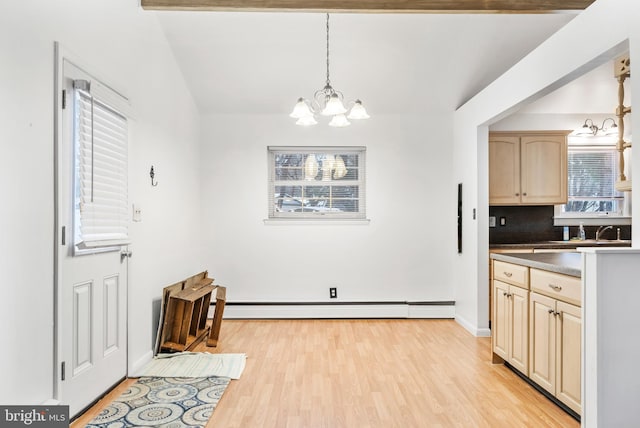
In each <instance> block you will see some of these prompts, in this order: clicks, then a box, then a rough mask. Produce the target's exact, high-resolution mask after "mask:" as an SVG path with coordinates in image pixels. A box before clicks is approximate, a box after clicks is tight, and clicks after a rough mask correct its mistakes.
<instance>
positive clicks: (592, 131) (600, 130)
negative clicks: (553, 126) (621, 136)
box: [573, 117, 618, 136]
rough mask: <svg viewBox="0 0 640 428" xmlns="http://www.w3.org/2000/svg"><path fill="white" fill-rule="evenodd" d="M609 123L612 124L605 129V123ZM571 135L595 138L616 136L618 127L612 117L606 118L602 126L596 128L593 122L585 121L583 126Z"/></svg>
mask: <svg viewBox="0 0 640 428" xmlns="http://www.w3.org/2000/svg"><path fill="white" fill-rule="evenodd" d="M608 121H611V122H612V124H611V125H610V126H609V127H607V126H606V125H607V122H608ZM573 135H578V136H596V135H618V125H617V124H616V121H615V120H614V119H613V118H612V117H608V118H606V119H605V120H604V121H603V122H602V126H598V125H596V124H595V123H593V120H591V119H587V120H585V121H584V125H582V126H581V127H580V128H578V129H576V130H575V131H574V132H573Z"/></svg>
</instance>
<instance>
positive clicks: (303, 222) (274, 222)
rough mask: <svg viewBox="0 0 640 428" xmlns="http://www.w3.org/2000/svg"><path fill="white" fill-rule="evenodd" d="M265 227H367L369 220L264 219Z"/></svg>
mask: <svg viewBox="0 0 640 428" xmlns="http://www.w3.org/2000/svg"><path fill="white" fill-rule="evenodd" d="M263 222H264V224H265V225H267V226H294V225H295V226H328V225H340V226H355V225H362V226H366V225H368V224H369V223H370V222H371V220H370V219H368V218H365V219H361V218H353V219H351V218H336V219H330V218H326V219H322V220H320V219H315V218H296V219H293V218H283V219H279V218H266V219H264V220H263Z"/></svg>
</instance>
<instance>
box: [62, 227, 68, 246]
mask: <svg viewBox="0 0 640 428" xmlns="http://www.w3.org/2000/svg"><path fill="white" fill-rule="evenodd" d="M61 236H62V245H67V226H62V233H61Z"/></svg>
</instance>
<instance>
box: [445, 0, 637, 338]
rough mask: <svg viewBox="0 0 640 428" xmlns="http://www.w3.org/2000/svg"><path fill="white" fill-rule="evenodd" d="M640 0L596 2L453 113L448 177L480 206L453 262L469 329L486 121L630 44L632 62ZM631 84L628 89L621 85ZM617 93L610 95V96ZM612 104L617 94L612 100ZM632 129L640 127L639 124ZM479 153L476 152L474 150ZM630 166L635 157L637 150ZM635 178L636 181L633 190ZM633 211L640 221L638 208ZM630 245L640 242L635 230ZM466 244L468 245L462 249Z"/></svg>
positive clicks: (475, 326) (477, 325)
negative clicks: (469, 244) (452, 168)
mask: <svg viewBox="0 0 640 428" xmlns="http://www.w3.org/2000/svg"><path fill="white" fill-rule="evenodd" d="M638 16H640V3H637V2H631V1H628V0H607V1H603V0H597V1H596V2H595V3H593V4H592V5H591V6H590V7H589V8H588V9H587V10H585V11H584V12H583V13H582V14H580V15H579V16H577V17H576V18H575V19H573V20H572V21H571V22H570V23H568V24H567V25H566V26H565V27H563V28H562V29H561V30H560V31H558V32H557V33H556V34H554V35H553V36H551V37H550V38H549V39H548V40H547V41H545V42H544V43H543V44H542V45H540V46H539V47H538V48H537V49H535V50H534V51H533V52H531V53H530V54H529V55H528V56H526V57H525V58H523V59H522V60H521V61H520V62H519V63H518V64H516V65H515V66H514V67H513V68H511V69H510V70H509V71H507V72H506V73H505V74H503V75H502V76H501V77H500V78H499V79H497V80H496V81H494V82H493V83H492V84H491V85H489V86H488V87H487V88H485V89H484V90H483V91H482V92H481V93H480V94H478V95H477V96H476V97H474V98H473V99H471V100H470V101H469V102H468V103H467V104H465V105H464V106H462V107H461V108H460V109H459V110H458V111H457V112H456V114H455V116H454V144H455V148H454V156H455V159H456V163H455V166H456V168H455V171H454V182H456V181H459V180H462V181H463V182H464V183H465V184H467V185H466V188H467V189H469V192H468V193H467V194H466V196H467V198H469V199H468V200H467V199H465V202H466V203H467V206H469V204H470V205H471V206H477V207H478V213H479V217H478V221H477V222H474V223H472V224H471V225H470V226H471V227H467V228H466V229H465V232H464V239H465V240H466V241H467V242H469V241H475V242H476V244H477V245H476V246H475V247H474V248H472V249H470V251H471V253H472V254H468V255H467V256H465V257H460V258H457V259H455V260H454V269H453V272H454V276H455V278H454V286H455V299H456V302H457V303H456V317H457V319H459V320H460V321H461V323H462V324H463V325H465V326H466V327H467V328H469V330H471V331H473V332H476V333H486V332H487V330H486V328H487V323H488V302H487V299H488V279H487V278H488V267H487V257H488V180H487V177H488V162H487V126H486V125H488V124H491V123H494V122H496V121H498V120H500V119H502V118H504V117H506V116H508V115H509V114H512V113H514V112H515V111H517V109H518V107H519V106H521V105H526V104H527V103H529V102H530V101H533V100H535V99H537V98H539V97H541V96H543V95H545V94H548V93H550V92H552V91H553V90H555V89H557V88H559V87H562V86H563V85H564V84H565V83H566V82H568V81H571V80H573V79H574V78H576V77H578V76H580V75H582V74H583V73H584V72H586V71H589V70H591V69H593V68H595V67H597V66H598V65H601V64H603V63H605V62H607V61H610V60H612V59H613V58H614V57H615V56H617V55H618V54H621V53H623V52H624V51H626V50H627V49H630V55H631V62H632V64H633V63H634V58H640V47H639V46H640V27H638V26H637V22H636V21H637V17H638ZM636 62H637V61H636ZM630 80H631V82H630V88H631V92H630V94H631V96H630V99H631V100H634V99H636V100H637V99H640V81H639V80H638V79H634V78H633V77H632V78H631V79H630ZM627 88H629V86H627ZM612 97H615V94H613V95H612ZM613 105H615V98H614V103H613ZM632 131H635V133H636V134H638V132H640V126H639V122H638V121H635V125H633V124H632ZM475 153H477V156H476V155H475ZM631 162H632V163H639V162H640V154H639V153H638V151H636V153H634V154H633V155H632V160H631ZM638 186H640V183H639V182H638V181H637V180H636V184H635V186H634V187H636V188H638ZM637 205H638V204H636V205H634V207H633V212H632V216H633V218H634V219H636V221H637V219H640V207H638V206H637ZM632 239H633V242H634V246H636V247H637V246H638V245H639V243H640V230H639V228H634V229H633V237H632ZM467 248H469V247H467Z"/></svg>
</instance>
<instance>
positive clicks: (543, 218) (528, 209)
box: [489, 205, 631, 244]
mask: <svg viewBox="0 0 640 428" xmlns="http://www.w3.org/2000/svg"><path fill="white" fill-rule="evenodd" d="M489 216H493V217H495V218H496V227H490V228H489V244H520V243H528V242H540V241H559V240H561V239H562V229H563V228H562V226H554V225H553V205H544V206H509V207H507V206H490V207H489ZM501 218H503V219H504V225H501V221H500V219H501ZM618 227H619V228H620V237H621V238H622V239H631V226H614V227H613V229H609V230H607V231H606V232H604V233H603V235H602V238H604V239H616V229H617V228H618ZM597 229H598V226H585V232H586V235H587V239H593V238H594V237H595V234H596V230H597ZM577 235H578V226H570V227H569V237H570V238H572V237H574V236H577Z"/></svg>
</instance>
